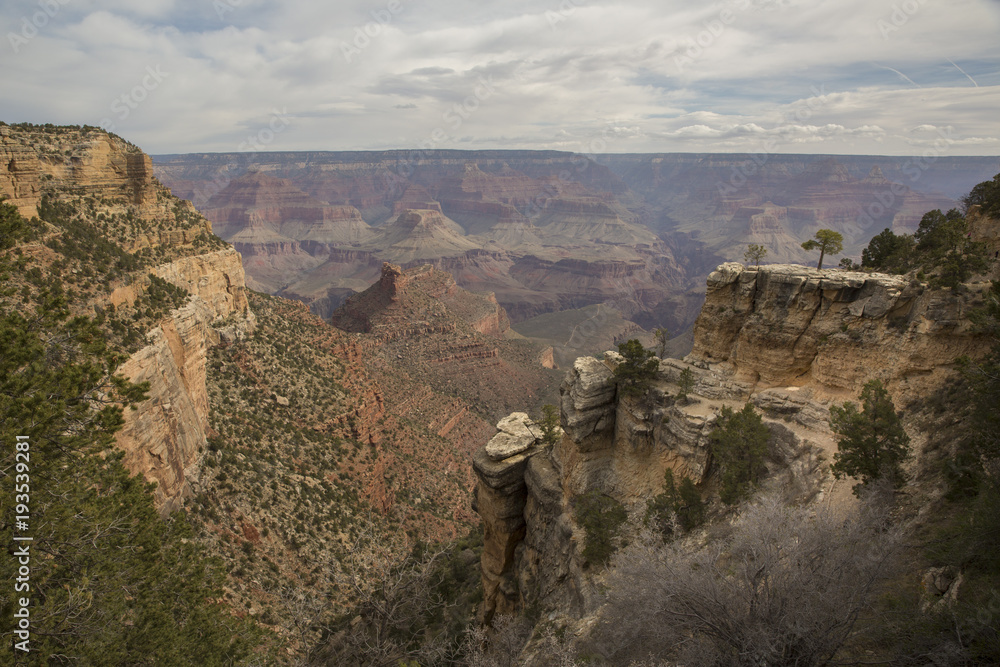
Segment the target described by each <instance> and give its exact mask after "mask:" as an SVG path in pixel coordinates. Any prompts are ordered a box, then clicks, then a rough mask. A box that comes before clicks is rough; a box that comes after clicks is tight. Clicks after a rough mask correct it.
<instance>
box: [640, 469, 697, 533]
mask: <svg viewBox="0 0 1000 667" xmlns="http://www.w3.org/2000/svg"><path fill="white" fill-rule="evenodd" d="M646 521H647V522H649V521H653V522H654V523H655V525H656V527H657V528H659V530H660V532H662V533H663V534H664V535H666V536H670V535H672V534H673V531H674V522H675V521H676V524H677V525H678V526H679V527H680V528H681V529H682V530H691V529H692V528H696V527H698V526H700V525H701V524H703V523H704V522H705V503H704V502H703V501H702V499H701V494H700V493H699V492H698V489H697V487H696V486H695V484H694V481H693V480H692V479H691V478H690V477H688V476H687V475H684V477H683V479H681V485H680V488H678V487H677V484H676V483H675V482H674V471H673V470H671V469H670V468H667V470H666V472H665V473H664V475H663V493H660V494H659V495H657V496H656V497H654V498H652V499H651V500H649V501H647V506H646Z"/></svg>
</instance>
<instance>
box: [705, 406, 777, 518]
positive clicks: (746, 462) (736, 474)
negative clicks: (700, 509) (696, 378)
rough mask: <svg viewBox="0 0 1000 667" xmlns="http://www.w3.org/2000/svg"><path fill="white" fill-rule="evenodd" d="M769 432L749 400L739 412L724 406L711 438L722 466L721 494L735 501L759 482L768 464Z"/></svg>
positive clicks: (715, 456)
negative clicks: (766, 462) (766, 458)
mask: <svg viewBox="0 0 1000 667" xmlns="http://www.w3.org/2000/svg"><path fill="white" fill-rule="evenodd" d="M769 435H770V432H769V431H768V429H767V426H765V425H764V422H763V420H762V419H761V417H760V415H758V414H757V413H756V412H755V411H754V409H753V406H752V405H751V404H750V403H747V404H746V405H744V406H743V409H742V410H740V411H739V412H733V409H732V408H730V407H729V406H725V407H723V408H722V414H720V415H719V420H718V422H716V426H715V430H713V431H712V433H711V435H710V436H709V439H710V440H711V443H712V456H713V458H714V461H715V463H716V465H717V466H718V467H719V482H720V485H719V496H720V497H721V498H722V502H724V503H726V504H727V505H732V504H735V503H737V502H739V501H740V500H742V499H743V498H745V497H746V496H747V495H748V494H749V493H750V491H751V490H752V489H753V488H754V487H755V486H757V483H758V482H759V481H760V479H761V477H763V475H764V472H765V471H766V468H765V466H764V457H765V456H766V455H767V440H768V437H769Z"/></svg>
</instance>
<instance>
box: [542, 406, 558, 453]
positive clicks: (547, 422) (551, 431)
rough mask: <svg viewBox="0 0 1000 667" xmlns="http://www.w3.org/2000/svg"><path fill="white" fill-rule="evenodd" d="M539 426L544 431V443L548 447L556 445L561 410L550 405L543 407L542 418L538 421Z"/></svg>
mask: <svg viewBox="0 0 1000 667" xmlns="http://www.w3.org/2000/svg"><path fill="white" fill-rule="evenodd" d="M538 426H539V428H541V429H542V443H543V444H546V445H553V444H555V442H556V440H558V438H559V436H558V428H559V409H558V408H557V407H556V406H554V405H550V404H548V403H546V404H545V405H543V406H542V418H541V419H539V420H538Z"/></svg>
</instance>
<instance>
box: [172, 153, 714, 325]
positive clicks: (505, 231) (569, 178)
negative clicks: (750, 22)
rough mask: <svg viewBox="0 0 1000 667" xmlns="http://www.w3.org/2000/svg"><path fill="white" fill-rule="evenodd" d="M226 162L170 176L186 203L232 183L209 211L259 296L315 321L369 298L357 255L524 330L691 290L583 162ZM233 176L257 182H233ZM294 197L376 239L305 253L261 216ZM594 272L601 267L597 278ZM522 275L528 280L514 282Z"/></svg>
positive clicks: (605, 180) (300, 158)
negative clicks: (565, 315) (449, 278)
mask: <svg viewBox="0 0 1000 667" xmlns="http://www.w3.org/2000/svg"><path fill="white" fill-rule="evenodd" d="M466 156H467V157H466ZM228 157H230V158H232V159H225V158H224V156H211V161H212V162H213V165H214V166H212V165H210V164H209V158H208V157H206V156H173V157H170V158H168V159H166V160H164V161H163V162H162V163H161V165H160V166H159V167H158V168H159V172H158V173H159V174H160V175H161V177H163V178H164V179H165V180H166V182H168V183H169V184H171V185H173V186H176V187H177V191H178V194H181V195H182V196H183V195H184V194H186V193H187V192H188V191H189V190H190V191H192V192H195V191H198V190H199V186H198V185H197V183H198V181H201V182H202V183H204V182H205V181H208V182H209V183H213V182H216V181H218V180H219V179H220V177H221V176H222V174H225V179H224V182H226V183H228V185H227V186H226V187H225V188H224V189H223V190H222V191H221V192H218V193H216V194H215V196H213V197H212V198H211V200H210V201H209V202H208V203H207V204H205V206H204V207H203V208H204V210H205V213H206V214H207V215H208V217H209V218H211V219H212V220H213V221H214V222H215V223H216V228H217V229H218V230H219V233H220V235H221V236H222V237H223V238H225V239H227V240H229V241H231V242H232V243H233V244H234V245H235V246H236V248H237V249H238V250H240V251H241V252H242V253H243V255H244V257H245V258H246V268H247V271H248V274H249V277H250V280H251V281H252V284H254V285H255V286H259V287H261V288H263V289H265V290H266V291H269V292H271V293H277V294H281V295H284V296H290V297H293V298H299V299H301V300H303V301H304V302H306V303H309V304H310V305H311V306H313V310H314V312H323V313H324V314H326V313H327V312H328V309H329V308H330V306H331V305H333V302H334V301H335V300H336V299H337V298H340V296H341V295H343V294H347V293H350V292H351V291H361V290H362V289H363V287H362V286H360V285H359V284H358V283H359V281H358V280H357V278H356V276H357V275H359V272H362V273H365V278H368V277H369V276H370V273H368V268H369V266H370V264H367V263H365V264H362V263H359V262H358V261H356V259H355V255H356V254H357V253H365V254H366V256H367V257H369V258H372V259H374V262H375V265H376V266H378V265H379V264H380V263H381V262H382V261H389V262H392V263H394V264H399V265H401V266H403V267H404V268H413V267H417V266H421V265H423V264H425V263H428V262H432V263H434V264H435V265H436V266H438V267H439V268H442V269H443V270H447V271H449V272H452V273H453V275H454V276H455V278H456V279H457V280H458V282H459V284H460V285H462V286H463V287H465V288H467V289H472V290H477V291H492V292H494V293H495V294H496V296H497V299H498V300H499V301H500V303H502V304H503V305H504V306H505V307H506V308H507V309H508V312H510V313H511V316H512V317H513V318H515V319H522V318H528V317H533V316H535V315H538V314H540V313H545V312H549V311H552V310H558V309H562V308H566V307H571V308H575V307H580V306H585V305H588V304H592V303H601V302H604V301H607V300H608V299H612V298H613V299H615V300H617V301H621V302H622V303H623V304H625V307H627V308H628V309H629V310H630V313H631V312H648V311H650V310H651V306H650V304H652V306H653V307H655V306H656V305H657V304H659V303H661V302H664V301H665V300H667V299H669V298H671V295H672V294H674V293H676V292H683V291H684V289H685V288H686V287H688V285H686V284H685V283H684V281H685V276H684V272H683V271H681V270H679V269H678V267H677V266H676V262H675V260H674V258H673V256H672V254H671V251H670V250H669V249H668V248H667V247H665V246H664V244H663V242H662V240H661V239H659V238H658V236H657V235H656V234H655V233H654V232H652V231H650V229H649V228H648V227H647V226H645V224H644V223H643V222H642V221H641V220H640V217H641V216H640V215H637V214H636V213H634V212H632V211H631V210H630V209H629V207H628V206H626V205H625V204H623V202H622V201H620V200H619V198H620V197H626V196H627V195H628V188H627V186H625V184H624V183H622V182H621V180H620V179H618V178H617V177H616V176H614V174H612V173H611V172H610V170H608V169H607V168H605V167H602V166H600V165H597V164H596V163H594V162H593V161H591V160H588V159H586V158H583V157H580V156H574V155H572V154H569V153H552V152H520V151H514V152H490V151H484V152H478V151H477V152H475V153H468V154H465V153H457V154H456V153H452V152H448V153H441V154H432V155H424V154H421V156H420V158H421V159H420V160H419V162H418V163H417V164H414V165H410V164H408V163H407V162H406V160H407V158H408V157H410V156H408V155H407V154H406V153H405V152H388V153H324V154H288V155H282V154H273V155H269V156H263V155H261V156H249V157H248V156H228ZM400 161H402V162H400ZM234 165H240V166H239V169H244V170H246V172H247V173H246V175H245V176H240V177H238V178H235V179H232V180H231V182H230V181H229V180H226V179H229V178H230V176H231V173H230V172H231V171H232V168H233V166H234ZM213 169H216V170H217V171H216V172H215V173H213V171H212V170H213ZM278 177H280V178H278ZM246 179H252V180H253V182H254V184H255V185H254V188H255V189H254V193H255V194H253V196H244V197H242V198H238V197H235V194H236V191H237V189H238V188H241V189H240V191H241V192H243V191H244V190H246V193H244V194H248V195H249V193H250V188H245V187H242V186H241V185H240V184H241V183H242V182H243V181H244V180H246ZM289 188H294V189H295V190H296V191H297V192H299V195H298V198H299V199H301V198H302V197H310V198H313V200H314V201H316V200H319V201H323V202H327V201H328V202H331V203H336V204H339V205H345V206H354V207H356V209H357V210H358V211H360V215H363V216H364V217H365V219H366V220H367V221H368V222H370V223H372V224H373V225H374V227H373V228H372V229H373V233H372V234H371V235H369V237H367V238H354V239H348V240H346V241H345V242H344V243H341V244H339V245H338V247H336V248H332V247H330V246H329V245H327V246H320V245H316V244H313V245H310V246H309V247H306V245H305V244H304V243H301V242H300V243H295V242H294V241H295V240H297V239H298V237H293V236H292V235H290V234H288V233H286V232H285V231H283V230H284V227H282V228H281V229H278V227H277V226H276V224H271V223H268V222H267V221H266V220H264V219H263V217H262V216H263V214H264V212H265V211H264V209H262V208H260V206H259V205H260V204H261V203H263V202H266V201H271V200H273V201H275V202H279V201H286V200H287V201H288V202H292V200H293V199H295V198H292V197H289V196H288V193H287V192H285V191H286V190H288V189H289ZM201 189H204V188H201ZM268 190H273V192H272V193H271V194H267V191H268ZM283 192H285V194H282V193H283ZM231 195H232V196H231ZM265 208H267V210H268V211H271V212H272V213H269V214H268V215H272V214H273V216H276V217H275V221H277V219H278V218H279V217H284V218H289V217H294V216H296V215H299V213H297V212H296V211H297V210H298V209H296V208H295V207H294V206H290V207H289V208H288V209H287V210H285V209H280V208H279V207H277V206H270V207H265ZM252 211H259V212H260V215H256V214H255V215H250V214H249V212H252ZM644 215H647V214H644ZM568 259H571V260H573V261H574V262H575V263H576V264H578V265H584V266H581V267H575V268H574V270H573V271H566V270H565V267H564V266H563V265H562V264H561V263H560V262H561V261H562V260H568ZM590 263H593V264H595V266H594V267H593V268H591V269H588V268H587V267H586V266H585V265H587V264H590ZM615 263H622V265H623V267H622V270H623V271H626V272H629V273H630V274H633V275H635V276H637V277H636V278H634V279H630V280H624V281H623V280H618V279H617V278H616V277H614V274H616V273H620V271H619V270H617V269H613V270H611V271H608V270H607V265H608V264H615ZM637 263H638V264H640V265H641V266H642V270H641V271H636V269H635V267H634V265H635V264H637ZM518 264H523V270H519V271H515V270H512V268H513V267H514V266H516V265H518ZM713 265H714V263H713ZM547 274H548V275H547ZM521 276H524V277H525V279H526V280H528V281H530V284H526V283H524V282H522V280H521ZM698 282H700V280H699V281H698ZM664 310H665V309H664ZM656 317H659V315H656ZM688 324H690V322H689V321H687V322H684V323H683V326H686V325H688ZM670 325H671V326H674V327H675V328H676V327H677V326H681V323H673V322H671V323H670Z"/></svg>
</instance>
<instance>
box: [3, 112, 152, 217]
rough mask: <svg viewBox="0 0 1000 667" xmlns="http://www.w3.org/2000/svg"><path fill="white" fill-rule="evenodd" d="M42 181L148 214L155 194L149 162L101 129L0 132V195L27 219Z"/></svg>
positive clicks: (6, 129)
mask: <svg viewBox="0 0 1000 667" xmlns="http://www.w3.org/2000/svg"><path fill="white" fill-rule="evenodd" d="M43 181H55V182H56V183H57V184H62V185H63V186H65V187H67V188H71V189H72V190H73V191H75V192H77V193H79V194H83V195H86V196H91V197H96V198H98V199H100V198H106V199H117V198H123V199H124V200H125V201H127V202H128V203H129V204H133V205H137V206H139V207H140V208H141V209H143V210H145V209H150V210H151V209H152V207H153V205H154V204H155V202H156V195H157V191H158V190H159V189H161V188H160V186H159V183H157V182H156V180H155V179H154V178H153V163H152V160H151V159H150V157H149V156H148V155H146V154H145V153H143V152H142V151H140V150H139V149H137V148H135V147H134V146H131V145H129V144H127V143H126V142H125V141H123V140H122V139H120V138H118V137H115V136H112V135H109V134H107V133H106V132H104V131H102V130H98V129H96V128H94V129H89V130H87V129H85V130H77V129H72V128H56V129H52V130H45V129H44V128H41V127H38V128H37V129H34V130H28V131H21V130H18V131H16V132H15V131H14V130H13V129H12V128H9V127H0V194H2V195H5V196H7V197H9V198H10V200H11V203H12V204H14V205H15V206H17V207H18V210H19V211H20V212H21V215H23V216H25V217H28V218H30V217H32V216H35V215H38V204H39V202H40V201H41V197H42V192H43V188H42V183H43ZM48 187H49V189H51V184H49V186H48Z"/></svg>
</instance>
